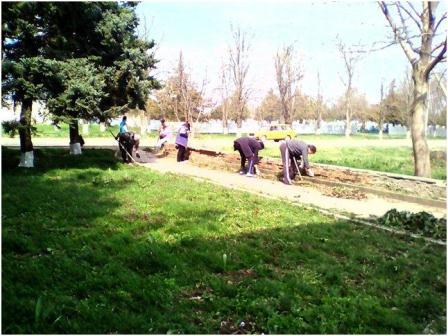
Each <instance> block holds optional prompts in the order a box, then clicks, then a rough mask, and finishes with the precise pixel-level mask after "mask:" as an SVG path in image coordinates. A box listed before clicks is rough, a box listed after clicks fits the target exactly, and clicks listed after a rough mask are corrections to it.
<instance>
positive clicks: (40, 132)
mask: <svg viewBox="0 0 448 336" xmlns="http://www.w3.org/2000/svg"><path fill="white" fill-rule="evenodd" d="M59 126H60V128H59V129H58V128H56V127H54V126H53V125H47V124H37V125H36V129H37V131H36V135H35V136H36V137H38V138H68V137H69V130H68V124H64V123H61V124H60V125H59ZM109 130H110V131H111V132H112V133H113V134H117V133H118V126H110V127H106V131H105V132H101V130H100V125H99V124H90V125H89V133H88V134H83V130H82V125H79V132H80V134H81V135H82V136H83V137H84V138H109V137H111V134H110V132H109ZM129 130H130V131H132V132H136V133H139V134H140V133H141V131H140V128H138V127H137V128H134V127H129ZM16 136H18V135H16ZM146 136H148V135H147V134H145V135H144V137H146ZM152 136H153V137H154V136H155V132H153V135H152Z"/></svg>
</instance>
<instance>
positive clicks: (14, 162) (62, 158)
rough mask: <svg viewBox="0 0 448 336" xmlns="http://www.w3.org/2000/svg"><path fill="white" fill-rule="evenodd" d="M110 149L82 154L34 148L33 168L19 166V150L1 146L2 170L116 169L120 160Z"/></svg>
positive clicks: (34, 171) (10, 171)
mask: <svg viewBox="0 0 448 336" xmlns="http://www.w3.org/2000/svg"><path fill="white" fill-rule="evenodd" d="M114 154H115V151H114V150H111V149H84V150H83V153H82V155H70V153H69V151H68V150H67V149H58V148H44V149H35V150H34V156H35V168H19V167H18V165H19V162H20V151H19V150H13V149H9V148H6V147H2V171H3V173H8V174H24V173H28V174H29V172H30V171H31V174H36V173H37V174H43V173H45V172H48V171H50V170H54V169H71V168H75V169H86V168H99V169H108V168H110V169H113V170H115V169H118V166H119V165H120V160H118V159H117V158H116V157H115V156H114Z"/></svg>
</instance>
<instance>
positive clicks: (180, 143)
mask: <svg viewBox="0 0 448 336" xmlns="http://www.w3.org/2000/svg"><path fill="white" fill-rule="evenodd" d="M189 132H190V123H189V122H188V121H186V122H184V123H183V124H182V125H181V126H180V127H179V129H178V131H177V136H176V148H177V162H182V161H185V160H186V155H187V144H188V133H189Z"/></svg>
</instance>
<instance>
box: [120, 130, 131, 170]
mask: <svg viewBox="0 0 448 336" xmlns="http://www.w3.org/2000/svg"><path fill="white" fill-rule="evenodd" d="M117 138H118V141H119V142H120V151H121V157H122V159H123V162H124V163H131V162H132V159H131V158H130V157H129V156H132V150H133V149H134V145H135V140H134V134H133V133H130V132H125V133H120V134H119V135H118V136H117ZM128 154H129V155H128Z"/></svg>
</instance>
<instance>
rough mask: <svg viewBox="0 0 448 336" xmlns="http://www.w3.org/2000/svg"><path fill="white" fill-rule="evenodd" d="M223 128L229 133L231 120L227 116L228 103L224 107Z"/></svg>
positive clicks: (225, 132)
mask: <svg viewBox="0 0 448 336" xmlns="http://www.w3.org/2000/svg"><path fill="white" fill-rule="evenodd" d="M222 129H223V133H224V134H228V133H229V121H228V116H227V103H224V104H223V108H222Z"/></svg>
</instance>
